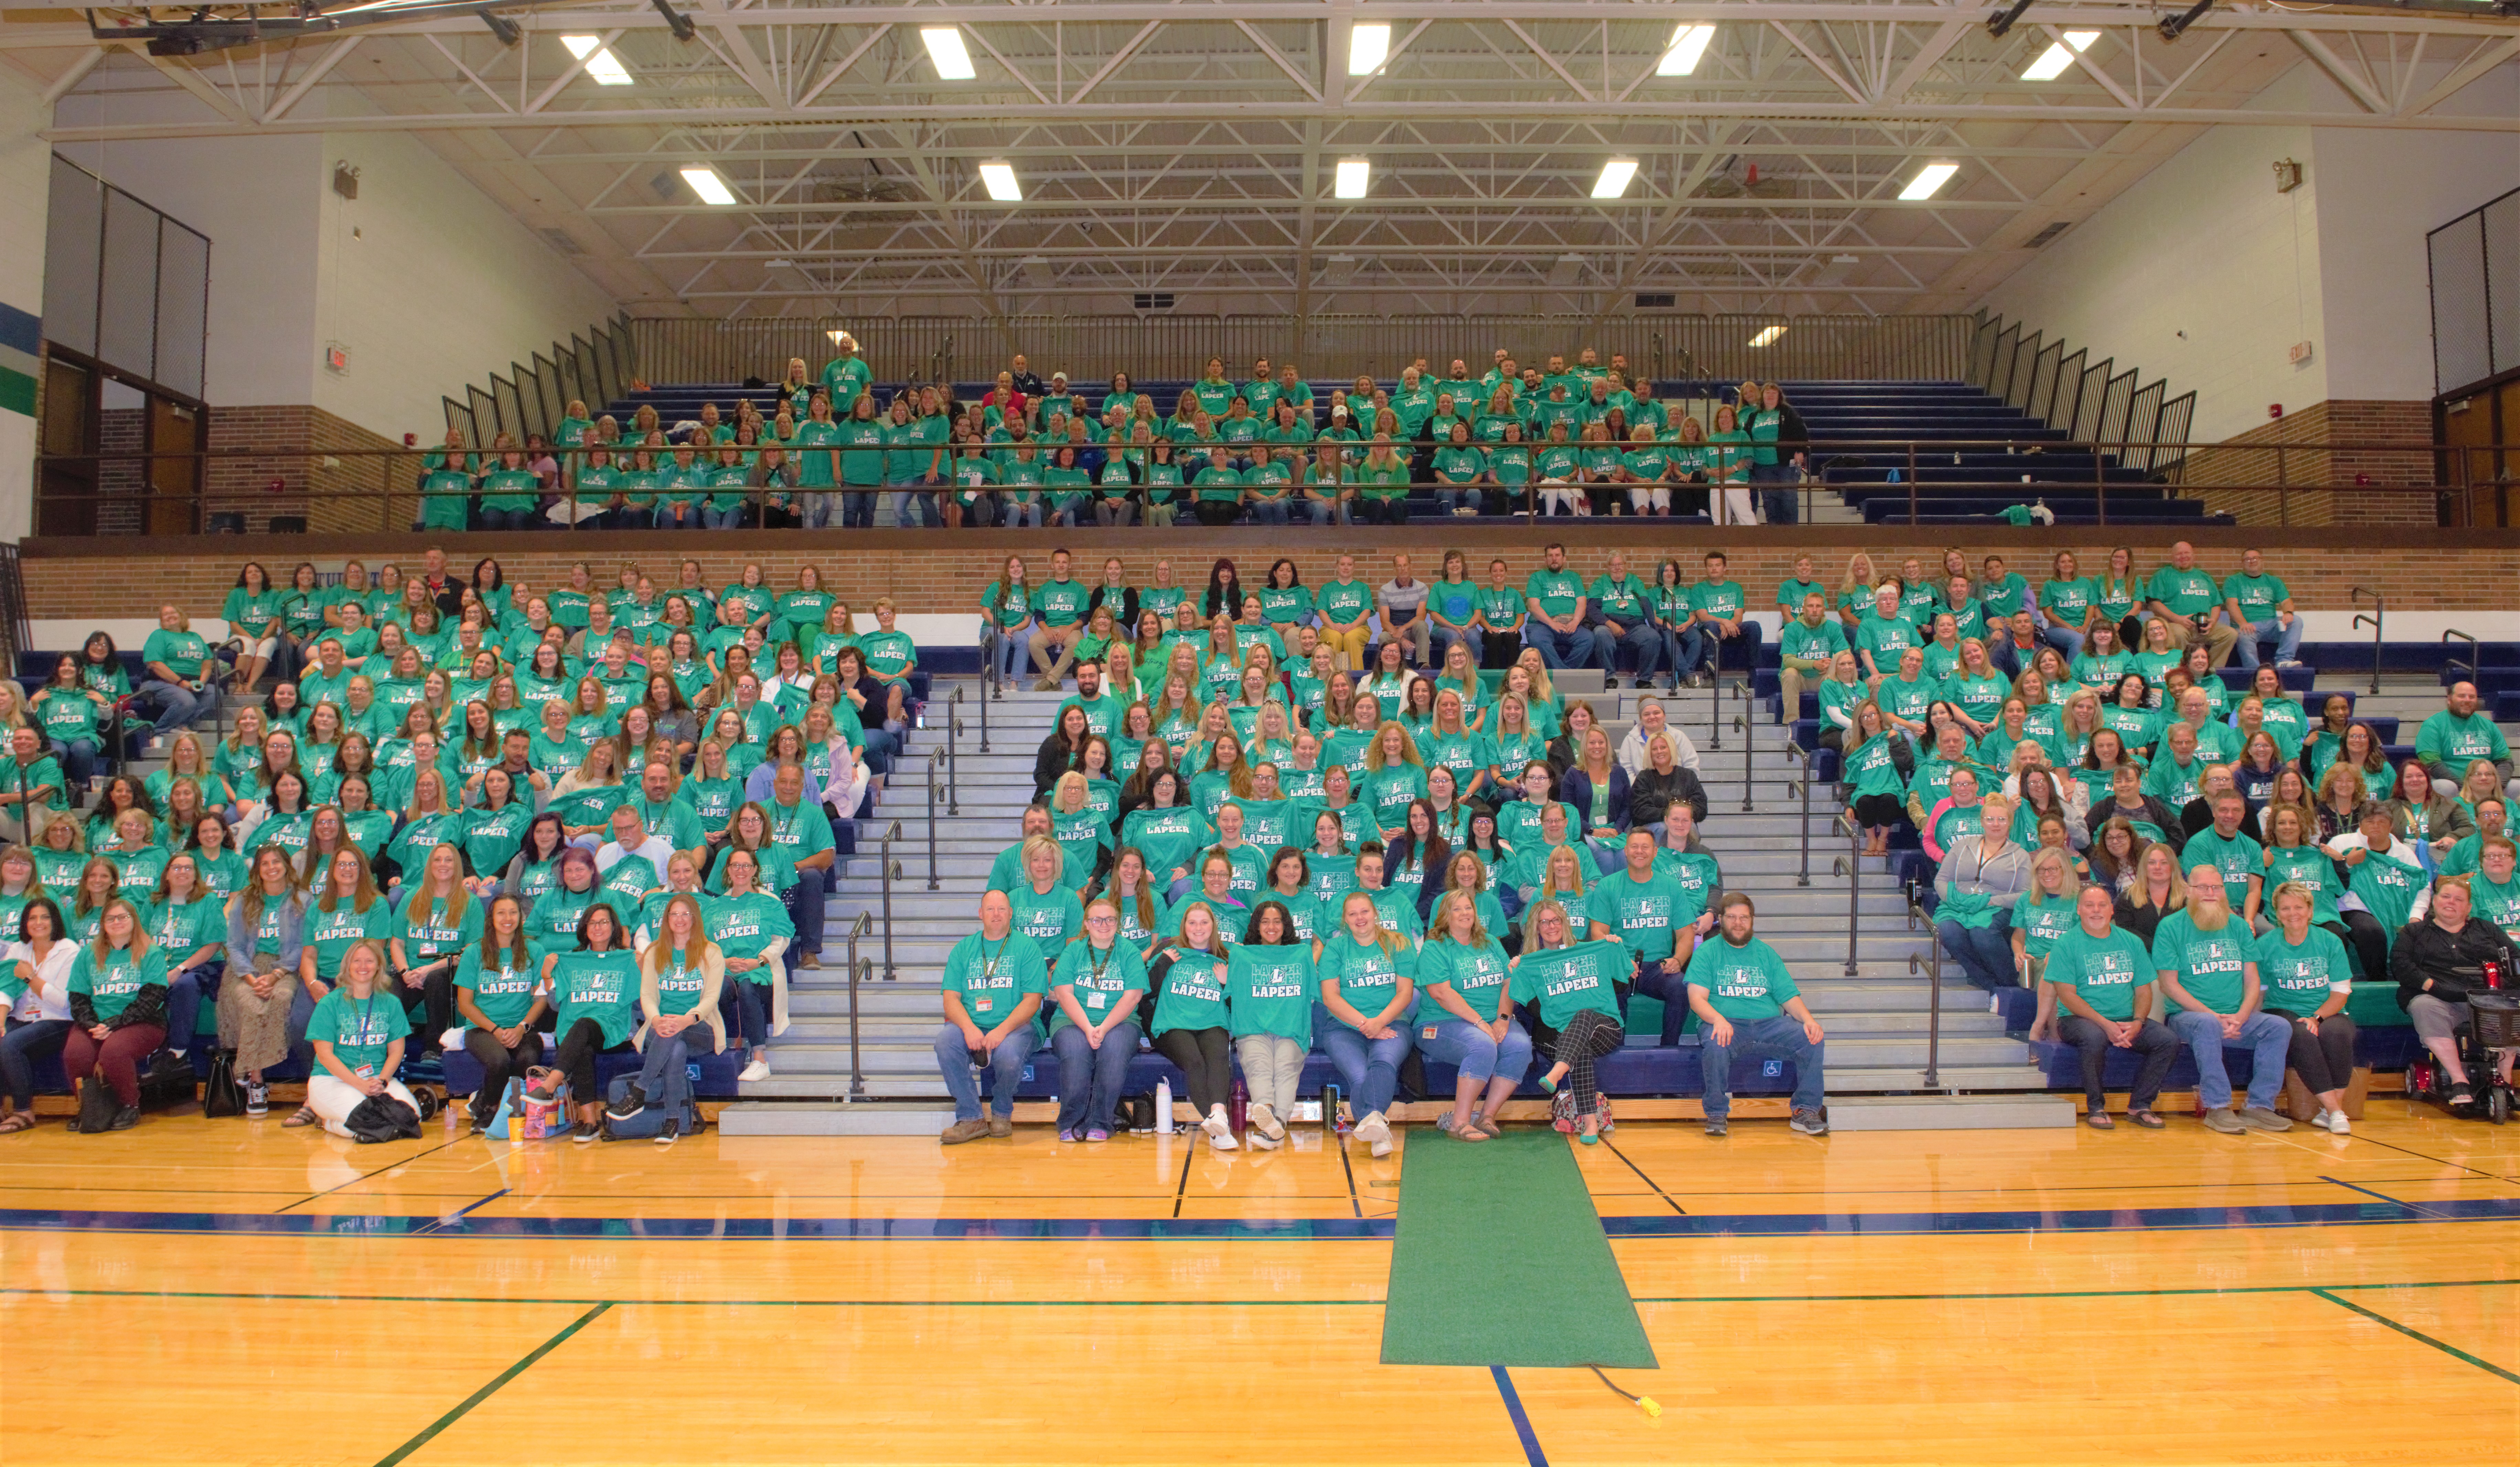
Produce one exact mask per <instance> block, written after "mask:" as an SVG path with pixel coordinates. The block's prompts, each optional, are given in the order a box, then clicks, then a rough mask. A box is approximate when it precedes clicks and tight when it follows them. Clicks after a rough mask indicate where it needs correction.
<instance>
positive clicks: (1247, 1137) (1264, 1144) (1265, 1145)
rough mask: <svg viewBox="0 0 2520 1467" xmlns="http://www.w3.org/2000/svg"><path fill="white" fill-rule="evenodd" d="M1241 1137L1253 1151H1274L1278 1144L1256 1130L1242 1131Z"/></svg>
mask: <svg viewBox="0 0 2520 1467" xmlns="http://www.w3.org/2000/svg"><path fill="white" fill-rule="evenodd" d="M1242 1139H1243V1140H1244V1141H1245V1142H1247V1143H1248V1144H1249V1145H1250V1147H1251V1149H1252V1150H1254V1151H1275V1150H1277V1149H1278V1145H1279V1143H1278V1142H1276V1141H1273V1140H1271V1139H1270V1138H1269V1137H1268V1136H1267V1135H1265V1134H1262V1133H1261V1132H1259V1131H1257V1130H1246V1131H1244V1132H1243V1133H1242Z"/></svg>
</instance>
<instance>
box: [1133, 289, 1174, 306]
mask: <svg viewBox="0 0 2520 1467" xmlns="http://www.w3.org/2000/svg"><path fill="white" fill-rule="evenodd" d="M1129 303H1130V305H1132V306H1133V307H1135V308H1136V309H1138V310H1141V311H1169V310H1171V309H1172V308H1173V292H1172V291H1170V290H1141V291H1139V292H1138V293H1137V294H1135V295H1132V296H1130V297H1129Z"/></svg>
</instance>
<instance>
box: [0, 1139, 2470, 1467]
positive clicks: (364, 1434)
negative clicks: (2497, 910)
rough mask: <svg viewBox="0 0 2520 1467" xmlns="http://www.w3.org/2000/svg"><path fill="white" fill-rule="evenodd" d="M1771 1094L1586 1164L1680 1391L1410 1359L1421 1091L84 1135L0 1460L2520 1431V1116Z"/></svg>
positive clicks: (58, 1160)
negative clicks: (929, 1128)
mask: <svg viewBox="0 0 2520 1467" xmlns="http://www.w3.org/2000/svg"><path fill="white" fill-rule="evenodd" d="M1734 1124H1735V1129H1734V1132H1733V1135H1732V1137H1731V1138H1730V1139H1729V1140H1726V1141H1721V1142H1718V1141H1709V1140H1707V1139H1706V1138H1705V1137H1703V1136H1701V1135H1700V1134H1698V1132H1697V1129H1696V1127H1695V1126H1694V1125H1682V1124H1672V1123H1661V1124H1649V1123H1630V1124H1629V1125H1627V1126H1626V1127H1623V1128H1622V1129H1621V1130H1620V1131H1619V1133H1618V1134H1616V1135H1615V1136H1614V1137H1612V1144H1610V1145H1607V1146H1603V1147H1599V1148H1582V1149H1581V1152H1580V1155H1579V1158H1578V1159H1579V1162H1580V1164H1581V1167H1582V1170H1583V1175H1584V1176H1585V1178H1587V1180H1588V1181H1589V1183H1590V1186H1591V1188H1592V1192H1593V1197H1594V1201H1595V1204H1596V1206H1597V1207H1598V1211H1599V1212H1600V1214H1601V1217H1602V1219H1603V1221H1604V1226H1605V1227H1606V1229H1607V1230H1608V1232H1609V1234H1610V1237H1611V1247H1612V1250H1613V1253H1614V1255H1615V1257H1616V1260H1617V1262H1618V1265H1619V1267H1620V1269H1621V1271H1622V1272H1623V1273H1624V1275H1625V1279H1626V1283H1627V1287H1628V1290H1629V1292H1630V1293H1631V1295H1632V1296H1633V1297H1634V1298H1635V1300H1636V1302H1637V1306H1638V1310H1639V1312H1640V1314H1641V1315H1642V1317H1643V1323H1644V1326H1645V1330H1646V1333H1647V1336H1648V1338H1649V1339H1650V1341H1651V1343H1652V1345H1653V1348H1654V1353H1655V1355H1656V1356H1657V1357H1658V1359H1659V1361H1660V1368H1659V1369H1655V1370H1614V1371H1612V1372H1611V1379H1613V1380H1615V1381H1616V1382H1617V1383H1618V1385H1619V1386H1621V1387H1623V1388H1625V1389H1626V1390H1627V1391H1630V1392H1634V1393H1639V1394H1643V1395H1645V1396H1648V1397H1652V1398H1654V1399H1655V1400H1657V1401H1659V1403H1660V1404H1661V1405H1662V1407H1663V1411H1662V1414H1661V1415H1660V1417H1659V1418H1649V1417H1647V1416H1646V1415H1645V1414H1644V1413H1643V1411H1641V1410H1640V1409H1639V1408H1637V1407H1635V1406H1633V1405H1631V1404H1629V1403H1628V1402H1627V1401H1625V1400H1621V1399H1620V1398H1619V1397H1617V1396H1615V1395H1613V1394H1611V1392H1610V1391H1609V1390H1608V1389H1607V1388H1606V1387H1605V1386H1604V1385H1603V1384H1602V1382H1601V1381H1600V1380H1598V1379H1597V1378H1596V1377H1595V1375H1594V1374H1593V1373H1592V1372H1591V1371H1589V1370H1580V1369H1540V1368H1531V1367H1523V1368H1504V1369H1495V1370H1488V1369H1474V1368H1436V1367H1414V1366H1387V1365H1384V1364H1382V1363H1380V1345H1381V1334H1382V1309H1381V1300H1382V1297H1383V1290H1384V1286H1385V1280H1386V1271H1387V1269H1388V1267H1389V1263H1390V1257H1391V1250H1392V1242H1391V1231H1392V1220H1393V1217H1394V1214H1395V1210H1396V1206H1397V1199H1398V1197H1399V1182H1400V1178H1401V1175H1402V1170H1403V1167H1404V1166H1405V1164H1406V1156H1407V1149H1406V1148H1407V1147H1408V1146H1411V1145H1432V1146H1443V1145H1454V1144H1459V1143H1456V1142H1452V1141H1450V1140H1448V1139H1446V1138H1443V1137H1440V1136H1437V1135H1435V1134H1433V1133H1431V1132H1427V1131H1421V1130H1418V1129H1416V1128H1412V1129H1411V1130H1410V1131H1409V1132H1408V1133H1407V1134H1405V1135H1404V1137H1403V1149H1402V1150H1401V1152H1399V1153H1398V1154H1395V1155H1394V1156H1393V1157H1391V1158H1390V1159H1388V1160H1387V1161H1383V1162H1375V1161H1373V1160H1371V1159H1370V1158H1368V1157H1367V1156H1366V1155H1365V1153H1364V1150H1363V1148H1361V1147H1358V1148H1351V1149H1349V1150H1348V1151H1347V1152H1346V1154H1345V1155H1344V1156H1342V1155H1341V1153H1340V1152H1339V1150H1338V1149H1336V1148H1334V1147H1325V1146H1324V1145H1323V1143H1322V1134H1321V1133H1320V1132H1319V1131H1318V1130H1317V1129H1299V1130H1298V1132H1297V1133H1296V1135H1297V1139H1296V1142H1295V1144H1294V1145H1292V1146H1291V1147H1290V1148H1289V1149H1287V1150H1284V1151H1281V1152H1278V1153H1276V1154H1274V1155H1272V1154H1266V1153H1254V1152H1249V1151H1244V1152H1239V1153H1236V1154H1233V1155H1231V1156H1218V1155H1217V1154H1215V1153H1213V1152H1211V1151H1209V1150H1208V1149H1207V1148H1206V1147H1205V1146H1204V1145H1203V1144H1200V1145H1195V1146H1193V1145H1192V1144H1190V1142H1189V1138H1188V1137H1183V1136H1174V1137H1141V1138H1131V1137H1123V1138H1121V1139H1118V1140H1115V1141H1111V1142H1108V1143H1105V1144H1102V1145H1096V1146H1086V1145H1066V1146H1062V1145H1059V1144H1057V1142H1056V1141H1055V1140H1054V1139H1053V1138H1052V1136H1051V1134H1050V1133H1049V1132H1048V1131H1047V1130H1046V1129H1043V1128H1038V1127H1028V1128H1024V1129H1022V1130H1020V1131H1019V1132H1018V1134H1017V1136H1016V1138H1015V1139H1014V1140H1012V1141H1004V1142H989V1141H982V1142H979V1143H976V1144H973V1145H969V1146H965V1147H962V1148H959V1149H956V1150H952V1151H941V1150H940V1149H939V1148H938V1147H937V1146H935V1145H934V1144H933V1143H931V1142H922V1141H916V1140H903V1139H857V1140H796V1139H748V1138H738V1139H733V1140H730V1139H726V1138H724V1137H721V1136H720V1135H718V1134H716V1133H715V1132H714V1131H711V1132H709V1133H707V1134H703V1135H701V1136H698V1137H696V1138H694V1139H691V1140H687V1141H685V1142H683V1143H682V1144H681V1145H679V1146H677V1147H674V1148H673V1149H671V1150H669V1151H659V1150H657V1149H656V1148H655V1147H653V1146H652V1145H649V1144H647V1143H645V1142H638V1143H620V1144H607V1145H598V1146H592V1147H578V1146H572V1145H569V1144H567V1143H565V1142H554V1143H540V1144H535V1145H531V1146H518V1147H511V1146H509V1145H508V1144H506V1143H495V1144H494V1143H491V1142H488V1141H484V1140H480V1139H475V1138H468V1139H457V1138H455V1136H454V1134H453V1133H452V1132H451V1131H448V1130H445V1129H442V1128H441V1127H440V1126H439V1124H438V1123H431V1126H430V1130H429V1134H427V1137H426V1138H424V1139H423V1140H420V1141H417V1142H406V1143H400V1144H396V1145H392V1146H376V1147H354V1146H352V1145H351V1144H350V1143H348V1142H346V1141H340V1140H335V1139H332V1138H329V1137H325V1136H322V1135H320V1134H307V1133H304V1132H297V1131H283V1130H282V1129H281V1127H280V1125H279V1113H278V1112H275V1113H274V1115H273V1117H272V1118H271V1119H269V1120H267V1121H255V1122H243V1121H220V1122H203V1121H201V1120H199V1119H197V1118H190V1117H185V1118H169V1119H156V1118H153V1119H151V1120H149V1121H148V1122H146V1123H144V1124H143V1126H142V1127H141V1128H140V1129H139V1130H137V1131H134V1132H130V1133H123V1134H111V1135H107V1136H100V1137H87V1136H78V1135H71V1134H65V1133H64V1132H63V1130H62V1129H61V1127H60V1125H59V1124H58V1123H47V1124H46V1125H45V1126H44V1127H43V1128H42V1129H41V1130H40V1131H38V1132H37V1133H35V1134H31V1135H26V1136H18V1137H10V1138H6V1139H5V1140H0V1208H5V1209H6V1211H5V1212H0V1358H5V1359H6V1360H7V1362H8V1367H9V1368H8V1372H7V1377H6V1378H7V1381H8V1385H7V1388H6V1390H5V1394H4V1395H0V1463H5V1464H8V1467H50V1464H54V1463H73V1462H75V1463H81V1464H93V1463H99V1462H106V1463H117V1464H122V1463H130V1464H137V1463H158V1462H168V1463H176V1462H180V1463H199V1462H218V1463H222V1464H226V1463H235V1464H254V1463H290V1464H296V1463H310V1464H312V1463H356V1464H372V1463H387V1464H391V1463H401V1462H410V1463H414V1464H440V1463H500V1464H522V1463H639V1464H663V1463H685V1462H689V1463H720V1462H747V1463H748V1462H762V1463H836V1462H850V1463H859V1462H866V1463H931V1462H933V1463H945V1462H975V1463H988V1464H992V1467H1007V1464H1016V1463H1035V1462H1039V1463H1079V1464H1098V1467H1101V1464H1117V1463H1131V1464H1134V1463H1148V1464H1167V1467H1170V1464H1182V1463H1202V1464H1207V1463H1246V1462H1247V1463H1285V1464H1305V1467H1312V1464H1333V1463H1367V1462H1370V1463H1373V1464H1376V1467H1407V1464H1418V1463H1425V1464H1443V1467H1463V1464H1476V1463H1508V1464H1513V1463H1537V1462H1550V1463H1559V1464H1569V1463H1644V1462H1679V1461H1686V1462H1688V1463H1691V1464H1699V1463H1704V1464H1729V1463H1741V1464H1758V1467H1776V1464H1784V1463H1818V1462H1829V1463H1838V1462H1844V1463H1900V1464H1906V1463H1953V1462H1964V1463H2021V1464H2025V1467H2027V1464H2037V1467H2060V1464H2069V1463H2085V1462H2089V1463H2102V1462H2105V1463H2110V1464H2126V1463H2218V1464H2220V1463H2233V1462H2252V1463H2273V1462H2322V1463H2325V1462H2354V1463H2374V1462H2398V1461H2406V1462H2417V1461H2420V1462H2426V1463H2432V1462H2441V1461H2453V1462H2475V1463H2507V1462H2512V1461H2514V1460H2520V1127H2515V1128H2510V1129H2497V1128H2494V1127H2491V1126H2488V1125H2485V1124H2483V1123H2481V1122H2461V1121H2453V1120H2450V1119H2447V1118H2444V1117H2442V1116H2440V1115H2438V1114H2437V1113H2433V1112H2431V1111H2429V1110H2418V1109H2417V1108H2415V1107H2413V1106H2410V1105H2409V1104H2408V1103H2407V1102H2406V1101H2404V1100H2403V1099H2399V1098H2395V1097H2392V1098H2387V1099H2381V1098H2377V1097H2375V1098H2374V1100H2373V1101H2372V1103H2371V1105H2370V1114H2369V1116H2368V1118H2367V1119H2366V1120H2365V1121H2364V1122H2363V1123H2362V1124H2361V1125H2360V1126H2358V1128H2357V1131H2356V1134H2354V1135H2353V1136H2351V1137H2336V1136H2331V1135H2328V1134H2326V1133H2324V1132H2318V1131H2313V1130H2311V1129H2309V1128H2307V1127H2301V1128H2296V1129H2295V1130H2294V1131H2293V1132H2291V1133H2289V1134H2284V1135H2274V1136H2270V1135H2259V1134H2251V1135H2245V1136H2236V1137H2227V1136H2220V1135H2215V1134H2211V1133H2208V1132H2206V1131H2205V1130H2204V1129H2203V1128H2202V1127H2201V1126H2200V1125H2198V1124H2196V1123H2195V1122H2193V1121H2190V1120H2186V1119H2184V1118H2180V1119H2175V1120H2174V1121H2173V1122H2172V1129H2171V1130H2170V1131H2168V1132H2166V1133H2162V1134H2144V1133H2137V1132H2135V1131H2133V1130H2131V1129H2129V1128H2125V1127H2123V1126H2122V1127H2121V1129H2120V1130H2119V1131H2118V1132H2116V1133H2115V1134H2106V1135H2103V1134H2094V1133H2092V1132H2090V1131H2087V1130H2084V1129H2081V1128H2077V1129H2075V1130H2074V1131H2071V1132H2033V1133H2024V1132H1993V1133H1941V1134H1879V1133H1875V1134H1836V1135H1832V1136H1829V1137H1827V1138H1825V1139H1822V1140H1814V1139H1810V1138H1806V1137H1799V1136H1794V1135H1792V1134H1789V1133H1787V1132H1786V1130H1785V1128H1784V1126H1783V1124H1782V1123H1781V1122H1776V1121H1754V1122H1745V1121H1736V1122H1735V1123H1734ZM1480 1286H1481V1280H1480V1279H1479V1278H1477V1277H1465V1278H1463V1288H1464V1289H1465V1290H1473V1291H1475V1290H1477V1289H1478V1288H1479V1287H1480ZM1495 1305H1496V1307H1497V1308H1499V1309H1508V1310H1529V1309H1534V1308H1546V1306H1547V1301H1546V1300H1537V1301H1535V1300H1529V1299H1504V1300H1498V1301H1496V1302H1495Z"/></svg>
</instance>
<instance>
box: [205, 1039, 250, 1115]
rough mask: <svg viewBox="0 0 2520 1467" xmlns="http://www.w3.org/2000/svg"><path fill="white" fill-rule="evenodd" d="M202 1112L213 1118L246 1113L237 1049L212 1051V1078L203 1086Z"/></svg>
mask: <svg viewBox="0 0 2520 1467" xmlns="http://www.w3.org/2000/svg"><path fill="white" fill-rule="evenodd" d="M202 1114H203V1116H205V1117H208V1118H210V1119H212V1120H216V1119H218V1118H220V1117H223V1116H241V1115H244V1114H245V1087H244V1086H242V1085H240V1084H238V1083H237V1074H236V1051H235V1050H234V1049H213V1050H211V1051H210V1078H209V1082H208V1084H206V1085H204V1086H203V1087H202Z"/></svg>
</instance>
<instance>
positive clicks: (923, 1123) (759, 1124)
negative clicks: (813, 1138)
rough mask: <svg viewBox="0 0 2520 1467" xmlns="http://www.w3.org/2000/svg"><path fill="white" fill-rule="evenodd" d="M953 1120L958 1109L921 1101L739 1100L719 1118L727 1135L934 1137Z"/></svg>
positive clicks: (722, 1130)
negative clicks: (806, 1102)
mask: <svg viewBox="0 0 2520 1467" xmlns="http://www.w3.org/2000/svg"><path fill="white" fill-rule="evenodd" d="M940 1089H942V1088H941V1087H940ZM747 1092H749V1088H747ZM953 1122H954V1107H953V1106H951V1105H933V1104H928V1103H925V1102H922V1101H916V1100H868V1101H854V1102H849V1103H845V1104H821V1105H807V1104H797V1103H795V1102H787V1103H785V1104H762V1103H759V1102H754V1101H738V1102H737V1103H735V1104H733V1105H730V1106H728V1107H727V1108H726V1109H724V1110H722V1111H719V1112H718V1115H717V1129H718V1132H719V1134H722V1135H777V1136H797V1135H934V1134H937V1133H938V1132H941V1131H943V1130H944V1129H945V1128H946V1127H947V1126H950V1125H952V1124H953Z"/></svg>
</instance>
